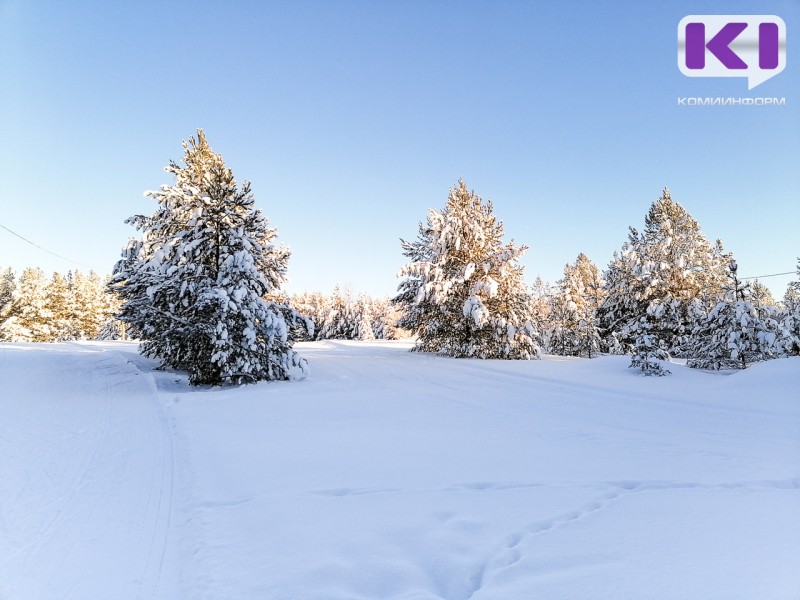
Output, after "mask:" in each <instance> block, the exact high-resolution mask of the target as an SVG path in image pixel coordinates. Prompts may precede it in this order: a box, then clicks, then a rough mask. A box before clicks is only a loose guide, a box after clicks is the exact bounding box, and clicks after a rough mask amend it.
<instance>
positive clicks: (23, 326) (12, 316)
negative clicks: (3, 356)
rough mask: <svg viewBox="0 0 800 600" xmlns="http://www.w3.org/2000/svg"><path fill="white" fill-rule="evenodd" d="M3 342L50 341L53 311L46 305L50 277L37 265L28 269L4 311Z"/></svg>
mask: <svg viewBox="0 0 800 600" xmlns="http://www.w3.org/2000/svg"><path fill="white" fill-rule="evenodd" d="M4 313H5V315H6V318H5V319H4V320H3V322H2V324H0V341H4V342H49V341H51V339H52V338H51V330H50V320H51V318H52V312H50V309H49V308H48V307H47V278H46V276H45V274H44V272H43V271H42V270H41V269H38V268H32V267H29V268H26V269H25V270H23V271H22V274H21V275H20V277H19V281H18V282H17V287H16V290H15V291H14V292H13V294H12V299H11V302H10V303H9V305H7V308H6V309H5V310H4Z"/></svg>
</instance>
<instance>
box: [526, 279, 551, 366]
mask: <svg viewBox="0 0 800 600" xmlns="http://www.w3.org/2000/svg"><path fill="white" fill-rule="evenodd" d="M555 296H556V291H555V290H554V289H553V286H552V285H550V283H548V282H546V281H544V280H543V279H542V278H541V276H540V275H537V276H536V280H535V281H534V282H533V286H532V287H531V291H530V295H529V298H530V300H529V307H530V309H529V310H530V313H531V319H532V321H533V324H534V327H535V330H536V332H537V337H536V341H537V344H538V345H539V346H541V348H542V349H544V350H545V351H546V352H551V353H552V352H553V349H552V339H553V332H554V329H555V326H554V324H553V318H552V315H551V311H552V304H553V299H554V298H555Z"/></svg>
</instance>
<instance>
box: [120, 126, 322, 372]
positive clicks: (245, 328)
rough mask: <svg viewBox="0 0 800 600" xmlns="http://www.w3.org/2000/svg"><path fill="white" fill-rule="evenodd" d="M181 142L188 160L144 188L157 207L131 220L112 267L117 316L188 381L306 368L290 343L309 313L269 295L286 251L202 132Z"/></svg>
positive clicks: (279, 279)
mask: <svg viewBox="0 0 800 600" xmlns="http://www.w3.org/2000/svg"><path fill="white" fill-rule="evenodd" d="M183 148H184V157H183V162H184V166H181V165H178V164H177V163H175V162H172V163H170V165H169V166H168V167H167V168H166V170H167V172H169V173H171V174H172V175H174V176H175V183H174V184H173V185H163V186H161V189H160V190H156V191H150V192H147V193H146V195H147V196H149V197H151V198H153V199H154V200H155V201H156V202H157V204H158V206H157V208H156V211H155V212H154V213H153V214H152V215H150V216H142V215H137V216H134V217H132V218H131V219H129V220H128V222H129V223H131V224H133V225H134V226H135V227H136V228H137V229H138V230H139V231H141V233H142V235H141V239H133V240H131V242H129V244H128V246H127V247H126V249H125V250H124V252H123V257H122V260H120V261H119V262H118V263H117V265H116V266H115V269H114V275H113V278H112V281H111V288H112V290H113V291H114V292H115V293H117V294H118V295H119V297H120V299H121V300H122V301H123V303H122V307H121V309H120V314H119V319H120V320H122V321H124V322H125V323H128V324H129V325H130V326H131V327H132V329H133V330H134V331H135V332H136V334H137V335H138V336H139V337H140V339H141V340H142V345H141V350H142V352H143V353H144V354H145V355H146V356H150V357H154V358H158V359H160V360H161V361H162V362H163V364H164V365H165V366H167V367H171V368H176V369H182V370H186V371H188V372H189V381H190V383H192V384H221V383H242V382H252V381H258V380H274V379H293V378H298V377H303V376H305V375H306V374H307V372H308V368H307V364H306V361H305V360H303V359H301V358H300V357H299V356H298V355H297V353H296V352H295V351H294V350H293V349H292V345H293V343H294V337H295V332H296V330H297V328H300V329H304V328H305V327H306V326H307V324H306V322H305V320H304V319H303V318H302V317H301V316H300V315H299V314H298V313H297V312H296V311H294V310H293V309H291V308H290V307H289V306H286V305H284V304H279V303H277V302H274V301H270V300H268V299H266V298H267V296H268V295H270V294H273V293H276V292H277V291H278V290H279V289H280V286H281V284H282V283H283V282H284V280H285V275H286V267H287V263H288V259H289V251H288V249H287V248H285V247H283V246H276V245H275V244H274V241H275V238H276V230H275V229H274V228H271V227H269V223H268V221H267V218H266V217H265V216H264V215H263V213H261V211H260V210H258V209H256V208H255V202H254V199H253V194H252V192H251V189H250V183H249V182H247V181H245V182H244V183H243V184H242V186H241V187H239V186H238V185H237V183H236V181H235V179H234V177H233V173H232V171H231V170H230V169H229V168H228V167H227V166H226V165H225V163H224V161H223V160H222V157H221V156H220V155H219V154H215V153H214V152H213V151H212V149H211V147H210V145H209V144H208V141H207V140H206V137H205V134H204V133H203V131H202V130H198V132H197V139H195V138H191V139H190V140H189V142H184V143H183Z"/></svg>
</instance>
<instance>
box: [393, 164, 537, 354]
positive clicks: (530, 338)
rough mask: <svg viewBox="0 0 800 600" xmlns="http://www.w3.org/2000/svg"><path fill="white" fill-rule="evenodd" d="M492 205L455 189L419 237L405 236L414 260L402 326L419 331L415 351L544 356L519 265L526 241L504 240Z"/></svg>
mask: <svg viewBox="0 0 800 600" xmlns="http://www.w3.org/2000/svg"><path fill="white" fill-rule="evenodd" d="M492 212H493V207H492V203H491V202H487V203H484V202H483V200H482V199H481V198H480V196H478V195H476V194H475V193H474V192H471V191H469V190H468V189H467V186H466V184H465V183H464V181H463V180H462V181H459V182H458V184H457V185H456V186H455V187H454V188H453V189H452V190H450V195H449V197H448V199H447V203H446V205H445V207H444V209H443V210H441V211H437V210H433V209H431V210H429V212H428V220H427V223H420V225H419V237H418V238H417V240H416V241H414V242H407V241H402V240H401V242H402V247H403V254H404V255H405V256H406V257H407V258H408V259H410V261H411V262H410V263H409V264H407V265H406V266H404V267H403V268H402V269H401V271H400V275H399V276H400V277H402V282H401V283H400V285H399V287H398V292H399V293H398V295H397V296H396V297H395V298H394V303H395V305H396V306H397V307H398V308H399V309H400V310H401V313H402V316H401V318H400V321H399V324H400V326H401V327H403V328H405V329H409V330H410V331H412V332H413V333H414V334H416V335H417V341H416V345H415V348H414V349H415V350H419V351H424V352H438V353H442V354H447V355H450V356H456V357H478V358H520V359H529V358H536V357H538V356H539V347H538V345H537V344H536V342H535V337H536V331H535V329H534V325H533V322H532V321H533V317H532V315H531V311H530V297H529V295H528V293H527V290H526V288H525V284H524V282H523V280H522V275H523V268H522V267H521V266H520V265H519V264H518V261H519V258H520V257H521V256H522V255H523V254H524V253H525V251H526V250H527V248H526V247H525V246H516V245H515V244H514V242H513V241H512V242H510V243H508V244H504V243H503V241H502V237H503V223H502V222H501V221H498V220H497V218H496V217H495V216H494V215H493V214H492Z"/></svg>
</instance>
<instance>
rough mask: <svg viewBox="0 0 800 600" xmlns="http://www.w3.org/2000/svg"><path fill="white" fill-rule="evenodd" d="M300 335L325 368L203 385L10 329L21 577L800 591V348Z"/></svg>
mask: <svg viewBox="0 0 800 600" xmlns="http://www.w3.org/2000/svg"><path fill="white" fill-rule="evenodd" d="M296 348H297V349H298V350H299V352H300V354H301V355H302V356H303V357H305V358H307V359H308V360H309V364H310V366H311V370H312V375H311V377H310V378H309V379H307V380H304V381H301V382H274V383H261V384H258V385H255V386H244V387H238V388H215V389H209V388H206V389H200V390H197V389H190V388H189V386H188V385H187V383H186V378H185V376H183V375H181V374H176V373H170V372H159V371H153V370H152V369H153V367H154V364H153V363H152V362H151V361H148V360H146V359H142V358H141V357H139V356H138V355H137V354H136V349H135V345H131V344H123V343H115V344H72V345H42V346H36V345H2V346H0V376H2V378H3V381H4V392H3V395H2V401H0V432H1V433H2V436H1V437H0V533H1V534H2V535H0V598H3V599H4V600H6V599H9V600H12V599H13V600H16V599H18V598H20V599H26V598H62V597H64V598H66V597H72V598H86V599H92V598H108V597H114V598H164V599H167V598H197V599H205V598H209V599H211V598H257V599H287V600H288V599H301V600H303V599H308V600H312V599H313V600H323V599H324V600H339V599H341V600H345V599H346V600H361V599H376V598H396V599H401V598H402V599H418V600H423V599H425V600H433V599H447V600H457V599H467V598H474V599H498V598H499V599H506V598H507V599H517V598H543V599H554V600H556V599H572V598H575V599H583V598H593V599H598V598H599V599H603V598H608V599H614V600H617V599H619V598H653V599H660V598H663V599H665V600H666V599H670V600H671V599H675V598H681V599H687V600H691V599H693V598H697V599H703V600H705V599H714V598H719V599H726V600H729V599H737V598H740V599H742V600H745V599H748V600H749V599H754V598H759V599H773V598H774V599H783V598H785V599H790V598H797V597H798V595H800V575H798V573H800V435H799V434H800V406H798V398H797V389H798V383H800V368H798V367H800V360H798V359H795V358H792V359H780V360H775V361H770V362H769V363H764V364H759V365H755V366H754V367H752V368H751V369H748V370H747V371H745V372H737V373H733V374H730V375H722V374H717V373H705V372H701V371H697V370H692V369H688V368H685V367H683V366H681V365H670V369H671V370H672V372H673V376H671V377H666V378H657V379H654V378H645V377H641V376H637V375H636V373H635V372H634V370H632V369H628V368H627V364H628V362H629V359H628V358H626V357H602V358H599V359H594V360H591V361H589V360H580V359H567V358H561V357H549V356H548V357H545V359H544V360H542V361H479V360H458V359H450V358H443V357H436V356H431V355H426V354H416V353H409V352H407V350H408V348H409V344H408V343H404V342H330V341H328V342H313V343H305V344H298V345H297V346H296Z"/></svg>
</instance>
